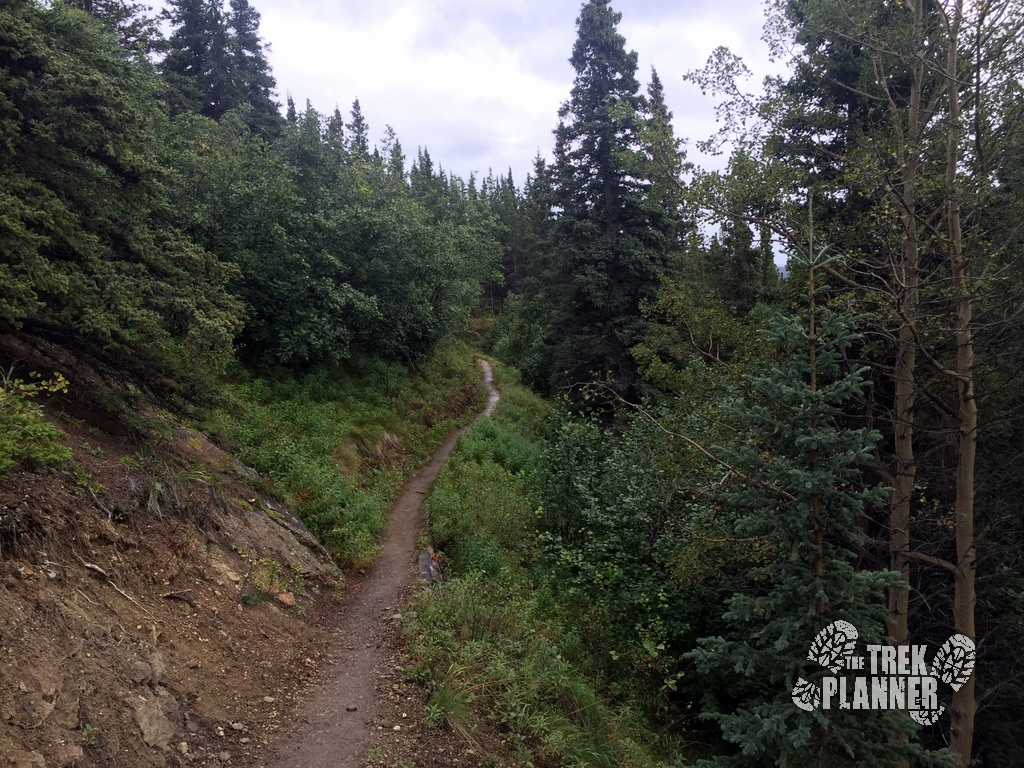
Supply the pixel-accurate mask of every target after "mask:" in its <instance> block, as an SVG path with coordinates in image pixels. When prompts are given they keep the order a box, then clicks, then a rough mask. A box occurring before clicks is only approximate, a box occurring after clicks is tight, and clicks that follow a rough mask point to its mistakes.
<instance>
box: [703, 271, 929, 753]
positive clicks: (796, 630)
mask: <svg viewBox="0 0 1024 768" xmlns="http://www.w3.org/2000/svg"><path fill="white" fill-rule="evenodd" d="M812 253H813V251H812ZM793 258H794V261H791V263H793V264H798V263H799V259H798V258H796V257H793ZM799 266H800V267H801V268H802V269H805V270H806V273H805V274H806V276H807V278H806V285H807V293H806V294H805V296H804V300H805V301H806V309H805V311H804V313H803V314H802V316H798V317H793V316H784V315H781V314H780V315H778V316H776V318H775V319H774V321H773V323H772V325H771V328H770V331H769V334H768V335H769V338H770V340H771V342H772V343H773V344H774V346H775V347H776V349H777V350H778V352H779V356H780V360H781V361H782V362H781V364H780V365H779V367H777V368H775V369H773V370H770V371H768V372H767V373H765V374H763V375H760V376H756V377H753V378H752V379H751V383H752V386H753V392H754V399H753V402H750V403H748V404H747V405H746V412H745V420H746V429H745V431H746V436H745V439H744V440H743V441H742V443H741V444H740V445H739V447H737V448H735V449H733V450H732V451H731V452H730V455H728V457H727V459H726V461H727V462H728V463H729V464H730V465H731V466H732V467H733V474H734V476H735V477H737V478H738V482H737V483H736V484H735V485H734V486H733V487H732V488H731V489H730V490H728V491H726V492H725V493H724V494H723V498H722V502H723V505H722V507H723V513H724V514H726V515H730V516H731V518H732V529H733V531H734V533H735V536H736V537H737V538H738V539H739V540H742V541H746V542H752V543H753V544H752V546H753V547H754V548H755V550H756V551H758V552H759V555H758V556H757V565H756V567H754V568H753V569H752V570H751V572H750V573H749V582H748V583H747V585H746V587H745V588H744V589H741V590H740V591H738V592H737V593H736V594H734V596H733V597H732V598H731V599H730V600H729V602H728V604H727V611H726V612H725V614H724V615H723V619H724V621H725V622H726V624H727V626H729V627H731V631H730V632H729V633H728V635H727V637H708V638H703V639H702V640H701V641H700V643H699V648H698V649H697V650H695V651H693V652H692V653H691V654H690V656H691V658H692V659H693V660H694V661H695V662H696V665H697V669H698V671H699V673H700V674H701V675H702V677H703V680H704V684H705V685H706V686H707V688H708V689H712V690H713V689H715V688H718V689H719V691H720V693H719V695H718V696H717V697H715V698H713V699H710V700H708V701H706V702H705V714H706V715H707V716H709V717H712V718H713V719H715V720H717V721H718V722H719V724H720V726H721V729H722V735H723V737H724V738H725V739H726V741H728V742H731V743H733V744H734V745H736V746H735V751H734V752H733V753H732V754H729V755H723V756H719V757H717V758H715V759H713V760H708V761H704V762H703V763H702V765H706V766H742V767H743V768H750V767H752V766H840V765H848V766H855V765H856V766H861V765H864V766H868V765H870V766H872V768H884V767H885V766H894V767H895V766H899V765H905V761H906V760H907V759H908V758H909V757H910V756H912V755H914V754H918V755H919V754H920V750H919V749H916V748H915V745H913V744H909V743H907V742H906V741H905V740H903V741H902V742H899V741H897V740H894V739H892V735H893V734H894V733H903V734H906V733H907V732H908V731H909V730H910V721H909V720H908V719H907V718H906V717H904V716H903V715H902V714H901V713H900V712H899V711H892V710H881V711H866V710H857V711H851V710H849V709H829V710H827V711H826V710H823V709H817V710H815V711H813V712H805V711H804V710H802V709H800V708H798V707H797V706H796V704H795V703H794V702H793V700H792V692H793V690H794V686H795V685H796V683H797V681H798V680H799V679H800V678H804V679H806V680H808V681H810V682H811V683H816V682H817V681H818V680H819V678H820V677H821V676H822V675H823V674H827V672H825V671H824V670H821V669H819V668H818V667H817V666H816V665H814V664H812V663H811V662H809V661H808V660H807V654H808V651H809V649H810V647H811V644H812V642H814V640H815V637H816V635H817V634H818V632H820V631H821V630H822V629H824V628H825V627H826V626H827V625H829V624H831V623H832V622H834V621H837V620H842V621H846V622H849V623H850V624H852V625H853V626H854V627H855V628H856V629H857V630H858V631H859V633H860V637H861V642H865V641H866V642H870V643H882V642H884V619H885V604H884V603H883V593H884V590H885V589H886V587H888V586H890V585H891V584H893V583H894V582H895V581H896V579H897V577H898V574H895V573H890V572H881V571H863V570H857V569H856V568H855V565H854V562H853V560H854V552H853V548H854V546H855V545H857V544H858V543H859V542H858V538H862V536H861V534H860V530H861V528H860V525H861V524H862V522H863V516H864V514H865V510H866V508H867V507H868V506H870V505H878V504H880V503H882V502H883V501H884V499H885V497H886V494H887V489H885V488H882V487H875V488H865V487H864V486H863V484H862V482H861V478H860V475H859V465H862V464H863V463H864V462H865V461H867V460H869V459H870V458H871V457H872V455H873V451H874V446H875V443H876V441H877V440H878V438H879V435H878V434H877V433H876V432H874V431H869V430H867V429H864V428H861V429H849V428H846V427H844V426H842V412H841V409H842V407H843V405H844V404H845V403H847V402H848V401H849V400H850V399H852V398H854V397H856V396H857V395H859V394H860V393H861V391H862V390H863V388H864V387H865V382H864V378H863V375H864V372H865V369H863V368H859V369H858V368H852V369H851V368H850V366H849V365H847V364H846V359H845V358H846V351H847V350H848V349H849V347H850V346H851V345H852V344H853V343H854V342H855V341H856V339H857V338H858V336H857V334H856V332H855V325H854V318H853V317H852V316H851V315H849V314H847V313H845V312H842V311H835V310H833V309H831V308H830V307H828V306H824V305H822V304H820V303H819V302H820V299H819V297H818V294H819V292H821V291H823V286H820V285H818V284H816V281H817V274H818V271H819V270H821V271H824V270H825V269H826V268H827V267H829V266H834V264H830V259H829V258H828V257H826V256H825V254H824V252H819V253H818V254H816V255H814V256H813V257H812V259H811V260H810V262H809V263H804V264H800V265H799Z"/></svg>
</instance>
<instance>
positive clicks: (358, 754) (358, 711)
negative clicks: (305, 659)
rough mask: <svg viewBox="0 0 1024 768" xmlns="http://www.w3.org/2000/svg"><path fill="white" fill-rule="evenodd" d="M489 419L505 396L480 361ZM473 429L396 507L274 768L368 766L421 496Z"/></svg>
mask: <svg viewBox="0 0 1024 768" xmlns="http://www.w3.org/2000/svg"><path fill="white" fill-rule="evenodd" d="M480 367H481V368H482V369H483V375H484V383H485V384H486V385H487V389H488V397H487V406H486V407H485V408H484V410H483V411H482V412H481V413H480V414H479V415H478V416H477V418H478V419H480V418H483V417H485V416H489V415H490V414H491V413H492V412H493V411H494V408H495V406H496V405H497V404H498V399H499V397H500V395H499V393H498V390H497V388H496V387H495V386H494V372H493V371H492V369H491V365H490V363H488V362H487V361H486V360H481V361H480ZM466 429H468V427H463V428H462V429H459V430H456V431H454V432H452V433H451V434H450V435H448V437H447V438H446V439H445V441H444V443H443V444H442V445H441V446H440V447H439V448H438V449H437V450H436V451H434V455H433V456H432V457H431V459H430V461H429V462H427V464H425V465H424V466H423V467H422V468H421V469H420V471H419V472H418V473H417V474H416V476H415V477H413V478H412V479H411V480H409V481H408V482H407V483H406V484H405V485H404V486H403V487H402V490H401V491H400V492H399V494H398V497H397V498H396V499H395V502H394V504H392V506H391V510H390V517H391V521H390V523H389V524H388V530H387V537H386V539H385V543H384V548H383V550H382V551H381V553H380V556H379V557H378V558H377V561H376V563H375V564H374V566H373V568H372V569H371V571H370V573H369V574H368V575H367V577H366V578H365V579H364V580H363V581H362V582H361V583H359V584H357V585H354V586H353V587H351V589H350V592H349V595H348V597H347V601H348V605H347V606H346V612H347V615H346V616H345V619H344V624H343V628H342V629H339V630H338V632H337V635H338V639H337V650H338V654H337V657H336V658H335V660H334V662H333V664H332V666H331V667H329V668H328V669H326V670H325V672H324V675H323V679H324V682H323V683H322V684H320V685H319V686H317V687H316V688H315V689H314V695H313V697H312V698H311V699H310V700H309V701H307V702H306V703H305V704H304V705H302V706H300V707H299V710H298V711H297V712H296V722H297V723H298V724H299V725H298V727H296V728H295V729H293V730H292V731H291V732H290V733H289V734H288V735H287V736H286V737H285V738H284V740H283V742H282V743H280V744H279V745H278V748H277V757H276V760H274V761H273V762H272V763H271V765H272V766H274V768H357V767H358V766H363V765H365V759H364V755H365V753H366V750H367V748H368V742H369V737H370V728H371V725H372V723H373V722H374V719H375V717H376V716H377V714H378V710H379V702H378V701H377V696H376V672H375V670H376V667H377V665H378V664H379V663H380V661H381V648H382V647H383V645H384V642H385V636H386V633H387V629H388V625H389V621H390V617H391V616H393V615H394V614H395V613H396V611H398V610H399V608H400V607H401V602H402V597H403V595H404V594H405V593H406V591H407V589H408V587H409V586H410V585H411V584H412V583H413V582H414V581H415V580H416V578H417V570H416V554H417V553H416V540H417V537H418V535H419V533H420V531H422V530H424V528H425V527H426V518H425V516H424V512H423V509H422V502H423V498H424V497H425V496H426V494H427V491H428V490H430V486H431V485H433V484H434V481H435V480H437V477H438V475H439V474H440V473H441V468H442V467H443V466H444V462H445V461H446V460H447V459H448V457H449V456H450V455H451V453H452V451H453V450H455V442H456V440H458V437H459V435H461V434H462V433H463V432H464V431H465V430H466Z"/></svg>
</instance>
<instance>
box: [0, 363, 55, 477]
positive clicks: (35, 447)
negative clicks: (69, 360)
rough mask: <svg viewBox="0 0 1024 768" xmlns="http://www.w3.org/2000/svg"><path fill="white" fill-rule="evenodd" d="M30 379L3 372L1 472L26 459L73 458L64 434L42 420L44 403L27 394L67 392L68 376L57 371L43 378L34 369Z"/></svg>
mask: <svg viewBox="0 0 1024 768" xmlns="http://www.w3.org/2000/svg"><path fill="white" fill-rule="evenodd" d="M30 377H31V378H32V379H33V381H31V382H25V381H22V380H21V379H15V378H13V373H12V372H8V373H6V374H3V373H2V372H0V475H2V474H3V473H4V472H5V471H7V470H8V469H10V468H11V467H13V466H15V465H16V464H19V463H22V462H27V463H29V464H36V465H42V466H54V465H57V464H60V463H61V462H62V461H66V460H67V459H69V458H71V449H70V448H67V447H66V446H63V445H61V443H60V441H61V438H63V437H65V434H64V433H63V432H62V431H61V430H59V429H57V428H56V427H54V426H53V425H51V424H48V423H47V422H45V421H43V407H42V406H41V405H39V404H38V403H34V402H32V401H31V400H29V399H28V398H31V397H34V396H35V395H39V394H44V393H57V392H65V393H66V392H67V391H68V383H67V380H66V379H65V378H64V377H63V376H62V375H61V374H60V373H55V374H54V375H53V378H52V379H46V380H43V379H42V378H41V377H40V376H39V374H37V373H32V374H31V375H30Z"/></svg>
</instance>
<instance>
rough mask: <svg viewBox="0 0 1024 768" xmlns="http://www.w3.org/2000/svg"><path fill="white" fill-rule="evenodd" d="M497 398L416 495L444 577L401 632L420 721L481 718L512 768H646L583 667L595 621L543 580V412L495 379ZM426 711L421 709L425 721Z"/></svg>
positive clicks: (615, 706)
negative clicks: (515, 765)
mask: <svg viewBox="0 0 1024 768" xmlns="http://www.w3.org/2000/svg"><path fill="white" fill-rule="evenodd" d="M498 377H499V380H500V384H501V392H502V399H501V402H500V403H499V404H498V407H497V409H496V410H495V413H494V416H493V418H491V419H484V420H482V421H480V422H478V423H476V424H475V425H474V426H473V427H472V428H471V429H470V430H469V431H468V432H467V433H466V434H465V435H464V436H463V437H462V438H461V439H460V441H459V445H458V447H457V449H456V452H455V453H454V454H453V456H452V457H451V458H450V459H449V460H448V463H447V464H446V466H445V469H444V471H443V472H442V473H441V476H440V478H439V479H438V482H437V483H435V485H434V487H433V488H432V489H431V492H430V496H429V497H428V502H427V504H428V510H429V514H430V523H431V532H432V534H433V536H434V540H435V543H436V544H437V545H438V546H439V547H440V548H441V549H443V551H444V553H445V555H446V556H447V558H448V563H449V571H450V578H449V581H448V582H447V583H446V584H444V585H443V587H442V588H441V589H439V590H436V591H434V592H432V593H429V594H427V595H424V596H422V597H421V598H420V600H419V602H418V605H417V613H418V618H417V619H416V621H415V622H414V623H413V624H412V625H411V627H410V630H411V633H412V647H413V649H414V650H413V652H414V655H415V657H416V661H417V662H418V667H417V669H418V673H419V675H420V678H421V679H422V680H424V681H425V682H426V684H427V687H428V694H427V695H428V698H427V703H428V713H430V715H431V717H432V719H433V720H439V719H441V718H442V716H443V718H444V719H445V721H447V722H449V724H452V725H453V726H454V727H466V728H471V727H472V726H473V724H474V723H475V722H476V721H477V720H478V719H480V718H483V717H487V718H490V719H491V720H492V721H494V723H495V724H497V725H499V726H500V727H501V728H502V729H503V730H506V731H508V732H509V733H511V734H512V737H513V741H514V743H515V744H516V746H517V748H518V750H519V752H520V758H521V760H522V761H523V762H526V761H528V760H531V759H535V758H534V755H537V756H540V757H542V758H547V759H551V760H553V761H557V762H558V764H560V765H567V766H648V765H656V764H657V760H656V758H655V756H653V755H652V754H651V751H650V749H649V748H646V747H643V746H641V745H642V744H647V745H650V744H660V743H661V741H662V739H661V737H660V736H659V735H657V734H655V733H652V732H650V731H649V730H647V728H648V726H647V725H646V723H645V721H644V718H643V716H642V714H640V713H638V712H636V711H634V710H632V709H630V708H629V707H626V706H623V705H622V703H621V702H617V703H613V702H612V700H611V699H610V698H608V697H607V695H606V694H607V686H606V685H605V684H604V681H605V680H606V678H604V677H603V676H602V675H601V674H600V671H599V670H597V669H596V668H595V667H594V665H593V664H592V663H591V661H592V658H593V650H592V648H590V643H591V637H592V636H593V637H602V636H603V634H602V630H601V629H600V627H598V626H597V623H596V621H595V617H596V613H595V612H593V611H591V612H590V613H589V614H588V615H581V614H580V613H579V612H577V611H575V610H574V609H571V608H568V607H567V606H566V603H567V602H571V601H572V600H573V599H574V598H573V597H572V595H571V594H570V591H571V590H567V589H566V586H567V583H566V582H565V581H564V579H563V578H562V577H563V575H564V574H563V573H562V572H560V571H555V570H552V569H551V568H550V563H549V562H548V561H546V560H545V559H544V558H543V557H542V552H541V549H540V547H539V545H538V544H539V541H538V538H537V533H538V529H537V523H538V519H539V517H538V515H539V514H540V515H543V510H540V511H539V510H538V506H537V504H536V498H537V496H536V494H537V486H536V480H537V473H538V470H539V468H540V465H541V463H542V462H543V461H544V459H545V453H544V450H543V448H544V439H543V435H544V433H546V431H547V425H548V419H549V418H550V417H549V415H548V412H549V409H548V407H547V406H546V404H544V403H543V402H542V401H541V400H539V398H537V397H536V396H535V395H532V394H531V393H529V392H528V391H527V390H525V389H524V388H523V387H522V386H519V385H518V383H517V382H516V380H515V376H514V375H513V374H512V372H511V371H509V370H508V369H505V368H499V369H498ZM431 707H432V709H431Z"/></svg>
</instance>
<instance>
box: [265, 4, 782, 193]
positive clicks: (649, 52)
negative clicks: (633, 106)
mask: <svg viewBox="0 0 1024 768" xmlns="http://www.w3.org/2000/svg"><path fill="white" fill-rule="evenodd" d="M255 5H256V7H257V9H258V10H259V11H260V13H261V14H262V16H263V24H262V27H261V32H262V34H263V37H264V38H265V39H266V40H267V42H269V43H270V44H271V54H270V60H271V64H272V65H273V67H274V73H275V76H276V77H277V81H278V91H279V93H280V94H281V95H282V97H283V95H284V94H285V93H286V92H290V93H291V94H293V96H294V97H295V100H296V102H297V103H298V104H300V105H301V104H303V103H304V101H305V99H306V98H309V99H310V100H311V101H312V103H313V105H314V106H315V107H316V108H317V109H319V110H321V111H323V112H329V111H331V110H333V109H334V106H335V104H338V105H340V107H341V109H342V111H343V112H344V113H345V114H346V115H347V113H348V109H349V105H350V104H351V103H352V100H353V99H354V98H356V97H358V98H359V99H360V103H361V106H362V109H363V114H364V116H365V117H366V119H367V120H368V121H369V123H370V125H371V129H372V131H373V134H374V135H375V136H379V135H380V134H381V133H382V131H383V129H384V126H385V124H389V125H391V126H392V127H393V128H394V129H395V130H396V131H397V133H398V136H399V139H400V140H401V142H402V145H403V147H405V149H406V154H407V155H409V156H410V157H412V156H414V155H415V148H416V147H417V146H427V147H429V148H430V152H431V155H432V156H433V157H434V159H435V160H436V161H437V162H439V163H440V164H441V165H443V166H444V167H445V168H446V169H450V170H451V171H453V172H455V173H457V174H459V175H462V176H466V175H468V174H469V172H470V171H477V172H479V173H486V172H487V168H488V167H491V168H494V170H495V171H496V172H498V171H501V172H504V171H505V170H506V169H507V168H508V167H509V166H511V167H512V170H513V174H514V176H515V178H516V179H517V180H518V181H520V182H521V181H522V180H523V178H524V177H525V175H526V173H527V172H528V171H529V170H530V169H531V168H532V164H533V163H532V161H533V157H534V155H535V154H536V152H537V151H538V149H539V150H540V151H541V153H542V154H544V155H546V156H550V154H551V149H552V147H553V138H552V135H551V131H552V129H553V128H554V127H555V124H556V122H557V111H558V107H559V105H560V104H561V103H562V102H563V101H564V100H565V99H566V98H567V97H568V95H569V90H570V88H571V87H572V78H573V71H572V68H571V67H570V65H569V63H568V58H569V56H570V54H571V52H572V45H573V42H574V40H575V36H576V28H575V20H576V16H577V14H578V12H579V9H580V5H581V4H580V3H579V2H572V1H567V0H552V1H549V2H539V1H538V0H429V1H428V0H374V2H365V0H255ZM613 7H614V8H615V9H616V10H618V11H620V12H621V13H622V15H623V20H622V23H621V25H620V31H621V32H622V34H623V35H624V36H625V38H626V42H627V45H628V46H629V47H630V48H631V49H633V50H636V51H637V52H638V54H639V59H640V68H641V69H640V73H639V74H640V77H641V79H642V80H643V81H646V80H647V79H648V77H649V72H650V67H651V66H652V65H653V66H655V67H656V68H657V69H658V73H659V74H660V76H661V78H662V80H663V81H664V83H665V89H666V98H667V100H668V102H669V107H670V108H671V109H672V111H673V112H674V114H675V121H674V122H675V127H676V132H677V134H678V135H681V136H685V137H689V138H691V139H700V138H704V137H705V135H706V134H707V133H708V132H709V131H710V130H712V129H713V127H714V123H713V115H712V109H713V103H712V102H711V101H710V99H709V98H702V97H701V96H700V93H699V91H698V90H697V89H696V88H694V87H692V86H689V85H688V84H686V83H685V82H683V80H682V75H683V74H684V73H685V72H686V71H688V70H691V69H694V68H697V67H699V66H702V65H703V63H704V62H705V61H706V60H707V57H708V55H710V53H711V52H712V50H713V49H714V48H715V47H717V46H718V45H728V46H730V47H732V48H733V49H734V50H736V51H737V52H740V53H742V54H745V55H746V56H747V57H748V59H749V63H751V64H752V65H754V66H753V67H752V68H754V69H755V71H759V72H760V73H764V72H765V71H766V70H765V69H764V66H763V65H761V66H758V63H759V62H766V61H767V53H766V51H765V49H764V46H763V44H761V43H760V41H759V37H760V33H761V24H762V13H763V11H762V8H761V6H760V4H759V2H758V0H734V1H733V2H722V1H721V0H715V1H712V0H695V1H688V2H686V3H668V2H665V0H615V2H614V3H613Z"/></svg>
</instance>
